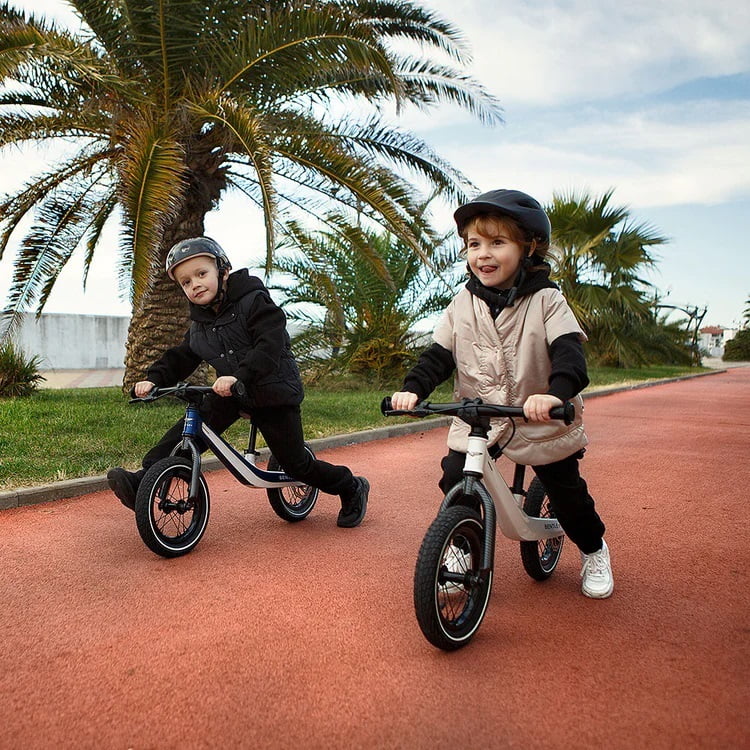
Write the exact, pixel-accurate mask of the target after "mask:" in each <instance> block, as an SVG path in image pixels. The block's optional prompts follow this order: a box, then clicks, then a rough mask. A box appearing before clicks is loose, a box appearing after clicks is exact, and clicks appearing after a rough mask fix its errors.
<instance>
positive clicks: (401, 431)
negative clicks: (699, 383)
mask: <svg viewBox="0 0 750 750" xmlns="http://www.w3.org/2000/svg"><path fill="white" fill-rule="evenodd" d="M724 372H726V370H712V371H710V372H696V373H694V374H691V375H682V376H679V377H675V378H664V379H662V380H645V381H641V382H638V383H632V384H629V385H618V386H612V387H611V388H597V389H596V390H594V391H591V392H589V393H587V392H585V391H584V393H583V399H584V402H585V401H586V400H588V399H591V398H598V397H600V396H610V395H612V394H614V393H621V392H623V391H634V390H639V389H641V388H650V387H652V386H655V385H666V384H667V383H675V382H678V381H680V380H690V379H691V378H701V377H705V376H707V375H719V374H721V373H724ZM449 423H450V417H437V418H434V419H427V420H424V419H422V420H419V421H418V422H414V423H413V424H410V423H407V424H397V425H393V426H386V427H373V428H371V429H369V430H360V431H359V432H350V433H345V434H343V435H331V436H329V437H324V438H315V439H313V440H308V441H307V442H308V443H309V444H310V447H311V448H312V449H313V450H314V451H322V450H327V449H329V448H340V447H342V446H345V445H356V444H358V443H369V442H372V441H375V440H386V439H387V438H391V437H398V436H399V435H409V434H412V433H415V432H426V431H427V430H434V429H436V428H438V427H444V426H447V425H448V424H449ZM264 453H265V455H267V453H268V451H267V450H265V451H264V450H261V455H262V456H263V455H264ZM203 468H204V469H205V470H206V471H215V470H217V469H221V468H223V466H222V464H221V462H220V461H219V460H218V459H217V458H215V457H214V456H210V457H209V458H207V459H205V460H204V461H203ZM106 489H108V484H107V478H106V476H104V475H102V476H95V477H81V478H78V479H64V480H62V481H60V482H53V483H51V484H48V485H42V486H40V487H19V488H17V489H14V490H8V491H6V492H0V511H3V510H10V509H12V508H21V507H24V506H26V505H37V504H40V503H48V502H53V501H55V500H66V499H69V498H73V497H80V496H81V495H87V494H88V493H90V492H101V491H102V490H106Z"/></svg>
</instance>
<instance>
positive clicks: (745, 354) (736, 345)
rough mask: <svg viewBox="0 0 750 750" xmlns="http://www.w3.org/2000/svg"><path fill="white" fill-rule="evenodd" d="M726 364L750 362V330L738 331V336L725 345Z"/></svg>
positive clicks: (724, 357) (724, 358)
mask: <svg viewBox="0 0 750 750" xmlns="http://www.w3.org/2000/svg"><path fill="white" fill-rule="evenodd" d="M722 359H723V360H725V361H726V362H750V328H743V329H742V330H741V331H737V335H736V336H735V337H734V338H733V339H730V340H729V341H727V343H726V344H725V345H724V356H723V357H722Z"/></svg>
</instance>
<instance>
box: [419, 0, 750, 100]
mask: <svg viewBox="0 0 750 750" xmlns="http://www.w3.org/2000/svg"><path fill="white" fill-rule="evenodd" d="M429 5H430V8H432V9H434V10H435V11H436V12H438V13H439V14H440V15H442V16H444V17H445V18H447V19H449V20H450V21H452V22H453V23H454V24H455V25H456V26H457V27H458V28H459V29H461V30H462V31H463V32H464V33H465V35H466V37H467V39H468V41H469V43H470V45H471V48H472V50H473V53H474V59H475V64H474V66H473V71H472V72H473V74H474V76H475V77H476V78H478V79H479V80H481V81H482V82H483V83H484V84H485V85H486V86H487V87H488V88H489V89H490V91H491V92H492V93H494V94H495V95H496V96H498V97H499V98H500V100H501V101H502V102H503V103H504V104H505V105H506V106H510V105H512V104H516V103H524V104H533V105H543V106H554V105H560V104H564V103H571V102H581V101H593V100H597V99H609V98H615V97H618V96H621V95H628V96H632V95H642V94H646V93H652V92H655V91H660V90H664V89H668V88H672V87H674V86H678V85H679V84H681V83H684V82H685V81H689V80H691V79H692V78H695V77H696V76H699V75H701V76H721V75H731V74H733V73H737V72H742V71H745V70H748V69H749V68H750V34H749V33H748V29H750V4H748V3H747V2H745V0H724V1H723V2H720V3H707V2H705V0H660V1H659V2H658V3H654V2H652V0H631V2H627V3H624V2H621V0H603V1H601V2H596V3H592V2H590V0H540V1H538V2H533V3H530V2H529V3H527V2H516V1H515V0H513V1H511V0H500V1H498V0H433V1H432V2H430V3H429Z"/></svg>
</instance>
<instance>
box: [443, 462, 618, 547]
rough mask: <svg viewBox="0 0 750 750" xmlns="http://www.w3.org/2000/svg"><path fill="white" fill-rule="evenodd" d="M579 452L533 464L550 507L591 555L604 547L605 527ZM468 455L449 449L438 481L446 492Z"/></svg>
mask: <svg viewBox="0 0 750 750" xmlns="http://www.w3.org/2000/svg"><path fill="white" fill-rule="evenodd" d="M581 455H582V452H581V451H579V452H577V453H574V454H573V455H572V456H568V457H567V458H564V459H562V461H555V462H554V463H551V464H545V465H544V466H532V468H533V469H534V473H535V474H536V475H537V476H538V477H539V481H540V482H541V483H542V484H543V485H544V489H545V490H547V496H548V497H549V502H550V509H551V510H552V511H553V512H554V514H555V515H556V516H557V520H558V521H560V525H561V526H562V527H563V530H564V531H565V534H566V535H567V536H568V538H569V539H570V540H571V541H572V542H573V543H574V544H575V545H576V546H577V547H578V548H579V549H580V550H581V552H583V553H584V554H587V555H588V554H591V553H592V552H596V551H597V550H600V549H601V547H602V537H603V536H604V530H605V526H604V523H603V522H602V519H601V518H599V514H598V513H597V512H596V508H595V505H594V498H592V497H591V495H590V494H589V491H588V487H587V486H586V482H585V480H584V479H583V477H582V476H581V474H580V472H579V471H578V461H579V459H580V457H581ZM465 460H466V454H465V453H460V452H459V451H454V450H449V451H448V455H447V456H445V457H444V458H443V460H442V461H441V463H440V466H441V468H442V470H443V476H442V478H441V479H440V481H439V482H438V484H439V485H440V489H441V490H442V491H443V494H445V493H446V492H448V490H449V489H451V487H453V486H454V485H456V484H457V483H458V482H460V481H461V479H462V477H463V468H464V461H465Z"/></svg>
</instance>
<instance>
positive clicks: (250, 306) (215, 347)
mask: <svg viewBox="0 0 750 750" xmlns="http://www.w3.org/2000/svg"><path fill="white" fill-rule="evenodd" d="M190 319H191V321H192V323H191V325H190V328H189V329H188V331H187V333H186V334H185V338H184V340H183V341H182V343H181V344H180V345H179V346H175V347H173V348H172V349H169V350H168V351H166V352H165V353H164V354H163V355H162V357H161V358H160V359H159V360H158V361H157V362H155V363H154V364H153V365H151V367H150V368H149V369H148V372H147V373H146V379H147V380H150V381H151V382H152V383H155V384H156V385H157V386H167V385H172V384H174V383H177V382H179V381H181V380H184V379H185V378H186V377H188V375H190V373H192V372H193V370H195V368H196V367H198V365H199V364H200V363H201V362H204V361H205V362H208V364H210V365H211V366H212V367H213V368H214V369H215V370H216V373H217V375H219V376H221V375H233V376H234V377H236V378H237V379H238V380H241V381H242V382H243V383H244V385H245V388H246V389H247V394H248V398H247V401H248V404H247V405H248V406H250V407H252V406H257V407H262V406H294V405H297V404H300V403H302V399H303V398H304V390H303V387H302V380H301V378H300V374H299V370H298V368H297V363H296V362H295V361H294V356H293V355H292V350H291V346H290V341H289V333H288V332H287V330H286V316H285V315H284V311H283V310H282V309H281V308H280V307H279V306H278V305H276V304H275V303H274V302H273V300H272V299H271V297H270V295H269V293H268V290H267V289H266V287H265V286H264V285H263V282H262V281H261V280H260V279H259V278H257V277H256V276H251V275H250V274H249V273H248V272H247V269H244V268H243V269H241V270H239V271H235V272H234V273H232V274H230V276H229V278H228V279H227V290H226V295H225V297H224V301H223V302H222V304H221V306H220V307H219V310H218V312H216V311H214V310H213V308H211V307H203V306H200V305H194V304H192V303H191V304H190Z"/></svg>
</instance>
